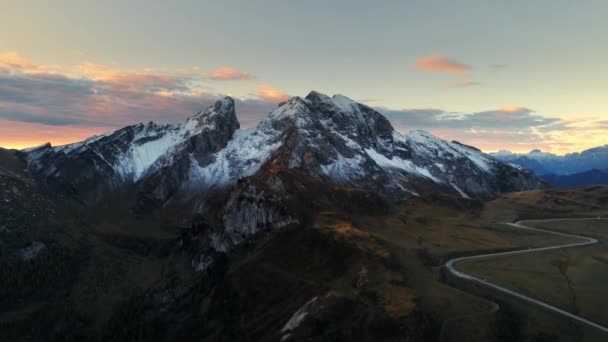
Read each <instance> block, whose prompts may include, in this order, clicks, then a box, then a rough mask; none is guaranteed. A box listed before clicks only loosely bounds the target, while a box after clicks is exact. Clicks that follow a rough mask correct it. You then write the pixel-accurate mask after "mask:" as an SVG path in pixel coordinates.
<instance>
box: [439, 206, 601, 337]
mask: <svg viewBox="0 0 608 342" xmlns="http://www.w3.org/2000/svg"><path fill="white" fill-rule="evenodd" d="M578 220H598V218H586V219H574V218H572V219H548V220H528V221H527V222H551V221H578ZM602 220H605V219H602ZM507 224H508V225H510V226H512V227H515V228H519V229H528V230H536V231H540V232H543V233H547V234H554V235H561V236H568V237H572V238H577V239H580V240H582V241H581V242H577V243H570V244H565V245H558V246H550V247H540V248H527V249H522V250H516V251H511V252H502V253H489V254H480V255H473V256H466V257H460V258H454V259H450V260H448V262H447V263H446V264H445V266H446V268H447V269H448V271H450V273H452V274H453V275H455V276H456V277H458V278H462V279H465V280H469V281H472V282H475V283H478V284H482V285H485V286H487V287H491V288H493V289H495V290H498V291H500V292H504V293H507V294H510V295H512V296H514V297H517V298H519V299H522V300H524V301H527V302H530V303H532V304H535V305H537V306H540V307H542V308H545V309H548V310H551V311H554V312H557V313H559V314H562V315H564V316H566V317H569V318H571V319H574V320H576V321H579V322H581V323H584V324H587V325H589V326H592V327H594V328H597V329H599V330H601V331H603V332H606V333H608V327H605V326H603V325H601V324H598V323H595V322H593V321H590V320H588V319H586V318H583V317H581V316H577V315H575V314H572V313H570V312H568V311H565V310H562V309H560V308H558V307H555V306H553V305H551V304H548V303H545V302H543V301H540V300H538V299H534V298H531V297H528V296H526V295H524V294H521V293H518V292H515V291H512V290H509V289H507V288H505V287H502V286H500V285H496V284H494V283H491V282H489V281H487V280H484V279H480V278H477V277H475V276H473V275H471V274H468V273H465V272H462V271H459V270H458V269H456V267H455V264H456V263H457V262H459V261H464V260H472V259H483V258H491V257H495V256H504V255H514V254H524V253H534V252H542V251H549V250H552V249H560V248H569V247H580V246H586V245H592V244H596V243H598V240H597V239H594V238H590V237H587V236H580V235H573V234H566V233H559V232H555V231H551V230H545V229H539V228H532V227H526V226H524V225H522V221H518V222H515V223H507Z"/></svg>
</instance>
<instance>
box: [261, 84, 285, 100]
mask: <svg viewBox="0 0 608 342" xmlns="http://www.w3.org/2000/svg"><path fill="white" fill-rule="evenodd" d="M258 97H259V98H260V99H262V100H264V101H272V102H283V101H286V100H287V99H288V98H289V95H287V94H286V93H284V92H282V91H281V90H279V89H277V88H275V87H273V86H271V85H267V84H266V85H262V86H260V88H259V89H258Z"/></svg>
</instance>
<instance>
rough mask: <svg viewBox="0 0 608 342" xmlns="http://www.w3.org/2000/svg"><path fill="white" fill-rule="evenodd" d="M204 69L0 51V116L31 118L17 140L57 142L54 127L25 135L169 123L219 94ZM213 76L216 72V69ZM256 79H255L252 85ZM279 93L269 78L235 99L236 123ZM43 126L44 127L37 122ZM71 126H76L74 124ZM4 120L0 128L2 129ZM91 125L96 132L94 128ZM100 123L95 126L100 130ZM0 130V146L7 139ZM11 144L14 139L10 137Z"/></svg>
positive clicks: (23, 121) (263, 110)
mask: <svg viewBox="0 0 608 342" xmlns="http://www.w3.org/2000/svg"><path fill="white" fill-rule="evenodd" d="M230 73H232V74H233V76H234V77H241V78H242V77H244V74H243V73H242V72H236V71H235V72H232V71H231V72H226V70H224V72H223V74H222V77H224V78H226V77H228V76H229V75H228V74H230ZM210 75H211V74H210V73H209V72H203V71H200V70H198V69H197V68H191V69H182V70H173V71H171V70H170V71H158V70H150V69H143V70H120V69H116V68H110V67H107V66H104V65H100V64H95V63H91V62H84V63H81V64H78V65H75V66H73V67H70V68H68V67H64V68H59V67H55V66H46V65H38V64H35V63H33V62H31V61H29V60H27V59H25V58H23V57H21V56H19V55H18V54H15V53H4V54H0V121H2V122H5V123H6V122H12V124H11V126H13V127H25V126H24V125H30V126H31V125H36V126H37V127H38V128H37V129H30V130H28V131H22V132H20V134H21V136H22V138H23V141H37V142H38V143H44V142H46V141H39V140H37V139H45V138H44V137H52V138H53V140H51V142H53V143H57V142H61V143H65V141H66V137H65V136H64V135H61V134H55V133H53V134H50V135H49V134H47V135H41V136H40V137H39V138H34V137H31V136H29V135H32V134H35V133H33V132H40V131H53V132H55V131H59V128H61V130H62V131H68V132H79V133H78V134H77V135H75V136H74V140H72V141H77V140H80V139H81V138H82V134H81V133H83V132H93V131H95V132H97V133H103V131H107V130H108V129H118V128H121V127H123V126H126V125H131V124H136V123H139V122H148V121H155V122H157V123H160V124H164V123H175V122H180V121H182V120H185V119H186V118H187V117H188V116H190V115H192V114H193V113H196V112H198V111H200V110H203V109H205V108H206V107H208V106H209V105H211V104H212V103H213V102H214V101H216V100H218V99H219V98H220V97H221V96H223V95H222V94H220V93H219V92H217V91H215V90H214V89H213V87H212V86H211V85H212V84H213V83H208V82H212V80H211V78H210V77H211V76H210ZM216 76H218V77H219V74H218V75H216ZM252 86H256V84H252ZM285 98H286V95H285V93H283V92H281V91H279V90H277V89H276V88H275V87H272V86H270V85H263V86H261V87H260V89H259V96H257V95H256V96H254V97H251V98H238V97H236V98H235V101H236V106H237V115H238V116H239V120H240V121H241V125H242V126H243V127H251V126H253V125H255V124H256V123H257V122H258V121H259V120H260V119H261V118H263V117H265V116H266V115H267V114H268V112H270V111H271V110H272V109H273V108H275V107H276V102H277V101H279V100H284V99H285ZM45 127H46V128H45ZM74 127H81V129H80V130H75V129H74ZM6 130H7V128H6V127H4V128H3V130H2V132H4V133H6ZM98 130H99V131H98ZM101 130H103V131H101ZM2 132H0V146H5V145H6V144H8V142H7V138H6V137H7V136H8V135H6V134H4V133H2ZM11 144H13V145H15V142H14V141H13V142H12V143H11Z"/></svg>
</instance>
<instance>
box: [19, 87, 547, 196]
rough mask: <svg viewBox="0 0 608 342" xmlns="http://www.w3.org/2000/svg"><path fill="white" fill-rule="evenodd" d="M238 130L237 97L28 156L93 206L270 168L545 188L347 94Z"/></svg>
mask: <svg viewBox="0 0 608 342" xmlns="http://www.w3.org/2000/svg"><path fill="white" fill-rule="evenodd" d="M238 128H239V123H238V121H237V119H236V114H235V110H234V101H233V100H232V99H231V98H228V97H227V98H224V99H222V100H221V101H218V102H217V103H216V104H214V105H213V106H211V107H210V108H209V109H207V110H206V111H203V112H200V113H198V114H196V115H195V116H193V117H191V118H189V119H188V120H187V121H186V122H185V123H183V124H176V125H166V126H159V125H156V124H154V123H152V122H151V123H149V124H147V125H143V124H139V125H136V126H129V127H125V128H123V129H120V130H118V131H116V132H113V133H110V134H106V135H103V136H97V137H92V138H90V139H87V140H85V141H83V142H80V143H75V144H70V145H65V146H58V147H53V146H51V145H50V144H46V145H43V146H40V147H37V148H33V149H28V150H24V151H22V155H23V158H25V160H26V161H27V163H28V166H29V169H30V170H31V171H32V172H33V174H34V175H35V177H36V178H37V179H38V180H40V181H41V183H42V184H44V185H45V186H46V187H48V188H49V189H52V190H53V191H56V192H61V193H63V194H65V195H72V196H76V197H78V198H79V199H81V200H83V201H84V202H86V203H95V202H96V201H99V200H101V199H102V198H104V196H106V195H107V194H108V193H112V192H115V191H120V190H121V189H125V188H129V189H131V190H132V189H135V192H136V193H137V194H138V197H139V199H145V200H149V201H153V202H155V203H156V204H158V205H164V204H166V203H167V202H168V201H171V200H178V199H184V198H192V197H195V198H197V199H198V202H199V203H200V202H202V201H203V200H204V198H205V195H206V194H208V193H209V192H210V191H211V190H213V189H225V188H229V187H230V186H232V185H234V184H236V182H237V181H238V180H239V179H242V178H245V177H248V176H252V175H254V174H255V173H256V172H258V171H259V170H260V168H262V166H264V165H266V164H272V165H275V166H276V167H281V168H294V169H298V170H301V171H302V172H304V173H305V174H307V175H310V176H313V177H315V178H318V179H325V180H329V181H331V182H333V183H336V184H340V185H342V186H347V187H353V188H360V189H368V190H372V191H374V192H376V193H378V194H380V195H382V196H383V197H387V198H393V199H404V198H408V197H411V196H424V195H426V194H429V193H436V192H437V191H439V192H445V193H453V194H455V195H459V196H462V197H471V198H483V199H488V198H492V197H494V196H496V195H497V194H499V193H501V192H505V191H518V190H526V189H532V188H537V187H539V186H541V183H540V182H539V180H538V179H537V178H535V177H534V176H533V175H531V174H530V173H529V172H527V171H525V170H522V169H520V168H516V167H512V166H510V165H508V164H506V163H502V162H500V161H498V160H496V159H495V158H492V157H491V156H488V155H486V154H484V153H482V152H481V151H479V150H478V149H475V148H472V147H470V146H466V145H463V144H460V143H458V142H446V141H443V140H441V139H438V138H436V137H434V136H432V135H431V134H429V133H426V132H423V131H413V132H410V133H409V134H406V135H401V134H399V133H398V132H396V131H395V130H394V129H393V127H392V126H391V124H390V122H389V121H388V120H387V119H386V118H385V117H383V116H382V115H381V114H380V113H378V112H376V111H374V110H373V109H371V108H370V107H367V106H365V105H362V104H359V103H356V102H354V101H352V100H350V99H348V98H346V97H344V96H341V95H336V96H333V97H331V98H330V97H328V96H325V95H323V94H320V93H317V92H311V93H310V94H309V95H308V96H307V97H306V98H304V99H302V98H299V97H293V98H291V99H289V100H288V101H286V102H285V103H282V104H281V105H280V106H279V107H278V108H277V109H276V110H275V111H273V112H272V113H271V114H270V115H269V116H268V117H267V118H266V119H265V120H263V121H262V122H260V123H259V124H258V126H257V127H256V128H254V129H250V130H238Z"/></svg>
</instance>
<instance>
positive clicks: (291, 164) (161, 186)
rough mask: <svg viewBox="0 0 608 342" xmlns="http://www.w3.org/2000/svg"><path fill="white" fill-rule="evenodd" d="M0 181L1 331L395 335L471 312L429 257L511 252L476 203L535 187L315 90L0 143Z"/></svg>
mask: <svg viewBox="0 0 608 342" xmlns="http://www.w3.org/2000/svg"><path fill="white" fill-rule="evenodd" d="M0 185H1V187H0V246H1V247H2V248H0V315H1V316H2V324H0V336H2V337H4V339H5V340H24V339H28V340H30V338H29V337H31V340H54V341H65V340H77V341H104V340H107V341H144V340H145V341H175V340H180V341H200V340H205V341H258V340H265V341H278V340H287V341H304V340H329V341H337V340H343V341H370V340H373V341H400V340H403V339H404V337H405V338H406V339H410V340H436V339H438V334H439V332H440V331H441V326H442V322H443V321H444V320H445V319H451V317H453V314H454V313H453V312H452V310H451V307H452V306H453V305H456V304H458V303H461V304H462V303H467V304H466V305H465V306H466V307H467V309H468V308H469V307H470V305H469V304H468V302H467V301H468V300H470V296H468V295H467V296H466V298H465V297H458V296H462V294H461V293H460V291H453V292H444V291H451V290H449V289H450V288H449V287H447V286H445V285H444V284H439V283H438V280H437V279H439V278H440V277H438V276H437V274H436V273H433V272H435V271H434V270H437V269H438V267H437V266H440V265H441V263H442V261H441V260H444V259H445V258H447V257H448V255H453V253H462V252H464V251H465V248H466V249H469V250H470V249H488V248H490V249H491V248H506V247H509V245H508V244H505V242H504V241H505V240H504V239H503V238H502V237H500V236H498V235H494V234H498V233H499V231H500V230H496V229H488V230H487V232H486V231H485V230H483V229H485V228H484V227H488V226H489V222H490V221H489V220H492V221H493V222H494V221H496V222H498V221H502V220H505V219H511V217H508V218H505V217H502V216H500V217H498V216H496V215H495V214H493V213H492V212H493V211H494V210H497V209H496V208H494V204H491V205H483V203H482V200H486V199H493V198H494V197H496V196H497V195H499V194H500V193H502V192H507V191H519V190H528V189H536V188H540V187H544V186H545V183H544V182H543V181H542V180H540V179H539V178H538V177H536V176H535V175H534V174H532V173H531V172H529V171H526V170H524V169H522V168H520V167H514V166H512V165H509V164H507V163H504V162H501V161H498V160H496V159H495V158H493V157H491V156H489V155H486V154H484V153H482V152H481V151H479V150H477V149H475V148H474V147H470V146H467V145H464V144H461V143H458V142H454V141H453V142H448V141H444V140H441V139H438V138H436V137H434V136H432V135H431V134H429V133H426V132H423V131H413V132H410V133H408V134H405V135H402V134H400V133H398V132H396V131H395V130H394V129H393V127H392V126H391V124H390V122H389V121H388V120H387V119H386V118H384V117H383V116H382V115H380V114H379V113H378V112H376V111H374V110H373V109H371V108H369V107H367V106H365V105H362V104H359V103H357V102H355V101H352V100H350V99H348V98H346V97H344V96H340V95H335V96H332V97H329V96H325V95H323V94H319V93H317V92H311V93H310V94H308V96H306V97H305V98H299V97H294V98H291V99H289V100H288V101H286V102H285V103H282V104H280V105H279V106H278V108H276V109H275V110H274V111H272V113H270V114H269V115H268V117H267V118H265V119H264V120H263V121H261V122H260V123H259V124H258V125H257V127H255V128H252V129H248V130H241V129H240V128H239V123H238V120H237V119H236V112H235V107H234V101H233V100H232V99H230V98H224V99H222V100H220V101H218V102H217V103H215V104H214V105H213V106H211V107H210V108H208V109H206V110H204V111H202V112H199V113H197V114H195V115H194V116H192V117H191V118H189V119H187V120H186V121H185V122H183V123H181V124H174V125H157V124H154V123H148V124H139V125H134V126H129V127H125V128H123V129H120V130H118V131H116V132H111V133H108V134H104V135H101V136H96V137H91V138H89V139H87V140H85V141H83V142H80V143H75V144H69V145H65V146H51V145H50V144H46V145H43V146H39V147H36V148H31V149H26V150H22V151H8V150H2V149H0ZM536 194H537V192H530V193H525V194H514V195H523V196H528V195H530V196H531V197H533V198H537V197H538V196H536ZM541 199H542V198H541V197H539V201H540V200H541ZM493 203H494V201H493ZM543 203H544V201H543ZM503 205H504V207H507V208H511V207H512V206H513V205H512V203H511V202H506V203H505V204H503ZM526 208H527V207H526ZM486 209H487V210H489V211H485V210H486ZM497 212H500V213H501V215H502V212H503V211H502V210H498V211H497ZM543 214H546V210H544V211H543ZM514 218H515V216H513V219H514ZM478 234H483V235H478ZM478 241H479V243H477V242H478ZM489 242H490V243H491V242H494V243H495V244H491V245H488V243H489ZM458 246H460V247H458ZM269 289H271V290H270V291H269ZM428 289H431V290H430V291H428ZM453 296H456V297H454V299H453V300H452V297H453ZM437 299H438V300H437ZM458 305H460V304H458ZM479 305H484V304H483V303H479ZM477 306H478V305H477V304H476V305H475V307H477ZM463 312H464V311H463ZM24 336H27V337H28V338H24Z"/></svg>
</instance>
